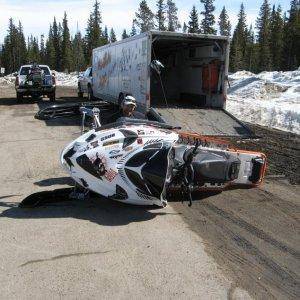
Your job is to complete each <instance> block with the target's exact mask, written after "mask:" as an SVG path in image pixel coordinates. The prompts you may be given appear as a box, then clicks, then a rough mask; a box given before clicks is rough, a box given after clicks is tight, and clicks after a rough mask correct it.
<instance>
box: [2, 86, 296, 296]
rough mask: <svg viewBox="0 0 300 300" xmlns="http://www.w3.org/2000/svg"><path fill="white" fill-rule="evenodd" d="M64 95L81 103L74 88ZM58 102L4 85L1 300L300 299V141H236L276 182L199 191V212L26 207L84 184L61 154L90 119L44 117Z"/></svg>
mask: <svg viewBox="0 0 300 300" xmlns="http://www.w3.org/2000/svg"><path fill="white" fill-rule="evenodd" d="M58 96H59V99H58V101H74V100H77V99H76V94H75V91H74V89H72V88H59V89H58ZM48 104H49V102H48V101H47V100H45V101H44V102H32V101H25V103H23V104H17V103H16V101H15V98H14V91H13V89H11V88H1V87H0V132H1V137H2V141H1V144H0V165H1V168H0V178H1V186H0V228H1V231H0V281H1V286H0V295H1V298H2V297H3V298H4V299H20V298H21V299H28V298H33V299H36V298H42V297H44V298H46V299H48V298H51V299H58V298H62V297H64V298H79V299H82V298H84V299H86V298H99V297H101V298H112V297H115V298H122V299H128V298H142V297H143V298H164V299H165V298H191V299H194V298H195V299H196V298H197V299H199V298H200V299H249V298H255V299H270V298H271V299H272V298H274V299H275V298H276V299H297V298H299V295H300V264H299V259H300V239H299V236H300V235H299V233H300V232H299V231H300V226H299V212H300V209H299V207H300V206H299V205H300V197H299V194H300V188H299V185H295V184H294V185H291V184H290V183H289V181H288V178H290V179H293V177H295V176H299V160H298V158H299V137H298V136H293V135H289V134H287V133H283V132H280V131H274V130H272V131H271V130H268V129H265V128H261V127H257V126H256V127H255V130H256V133H257V135H263V136H264V137H266V138H267V140H268V143H265V142H264V141H263V140H255V141H246V142H245V141H243V142H241V141H240V142H238V143H237V141H235V142H236V143H237V144H238V145H239V146H241V147H245V148H247V149H255V150H261V149H263V150H264V151H265V153H266V154H267V155H268V159H269V171H268V176H269V177H268V178H267V179H266V181H265V183H264V185H263V186H262V187H261V188H257V189H252V190H246V189H244V190H230V191H226V192H223V193H220V194H201V195H200V194H198V195H195V198H196V199H197V200H195V201H194V203H193V206H192V207H191V208H190V207H188V206H187V203H184V204H182V203H181V202H180V199H179V198H177V197H175V199H173V201H172V202H170V205H169V206H168V207H167V208H165V209H155V208H152V207H150V208H147V207H146V208H145V207H134V206H126V205H121V204H119V203H115V202H109V201H105V200H103V199H91V200H89V201H85V202H80V201H68V202H62V203H54V204H48V205H45V206H43V207H40V208H36V209H21V208H18V207H17V204H18V203H19V202H20V201H22V199H24V198H25V197H26V196H28V195H30V194H32V193H36V192H43V191H49V190H54V189H58V190H59V189H62V188H66V187H70V185H71V184H72V182H71V181H70V179H69V178H68V177H66V175H65V174H64V172H63V170H62V168H61V167H60V166H59V161H58V158H59V153H60V151H61V149H63V147H64V146H65V145H66V144H67V143H68V142H69V141H70V140H72V139H74V138H76V136H78V134H79V131H80V129H79V120H78V119H70V120H54V121H47V122H44V121H39V120H36V119H34V118H33V116H34V114H35V113H36V111H37V110H38V109H39V108H41V107H45V106H46V105H48ZM282 160H284V161H285V162H286V164H285V163H284V162H283V161H282ZM295 160H296V161H295ZM287 164H288V167H287V166H286V165H287ZM278 174H286V175H287V176H288V178H284V177H282V176H280V177H279V178H276V177H274V176H273V175H278ZM297 178H299V177H297ZM294 182H299V181H297V180H295V181H294Z"/></svg>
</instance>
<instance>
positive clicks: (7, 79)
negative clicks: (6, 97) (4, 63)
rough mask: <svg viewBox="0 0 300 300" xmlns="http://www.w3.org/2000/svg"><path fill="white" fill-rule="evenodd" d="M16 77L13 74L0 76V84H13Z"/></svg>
mask: <svg viewBox="0 0 300 300" xmlns="http://www.w3.org/2000/svg"><path fill="white" fill-rule="evenodd" d="M15 80H16V77H15V76H14V75H13V74H9V75H6V76H4V77H0V86H13V85H14V84H15Z"/></svg>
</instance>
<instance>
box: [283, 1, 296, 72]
mask: <svg viewBox="0 0 300 300" xmlns="http://www.w3.org/2000/svg"><path fill="white" fill-rule="evenodd" d="M299 5H300V3H299V0H292V1H291V4H290V10H289V17H285V22H284V37H283V43H284V45H283V60H282V61H283V62H282V69H284V70H294V69H296V68H298V67H299V64H300V8H299Z"/></svg>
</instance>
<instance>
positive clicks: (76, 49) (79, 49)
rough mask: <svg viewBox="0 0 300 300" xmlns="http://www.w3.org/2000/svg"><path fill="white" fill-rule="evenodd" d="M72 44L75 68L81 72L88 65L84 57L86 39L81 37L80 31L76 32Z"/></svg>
mask: <svg viewBox="0 0 300 300" xmlns="http://www.w3.org/2000/svg"><path fill="white" fill-rule="evenodd" d="M72 45H73V46H72V51H73V64H74V68H73V69H74V70H76V71H77V72H79V71H81V70H84V68H85V67H86V65H85V58H84V41H83V38H82V37H81V33H80V31H78V32H77V33H76V35H75V37H74V40H73V42H72Z"/></svg>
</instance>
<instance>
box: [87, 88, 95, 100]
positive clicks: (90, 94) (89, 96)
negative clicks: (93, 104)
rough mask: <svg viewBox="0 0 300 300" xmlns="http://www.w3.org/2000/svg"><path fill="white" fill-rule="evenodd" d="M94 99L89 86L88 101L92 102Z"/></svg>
mask: <svg viewBox="0 0 300 300" xmlns="http://www.w3.org/2000/svg"><path fill="white" fill-rule="evenodd" d="M94 99H95V98H94V94H93V90H92V87H91V86H90V85H89V86H88V100H89V101H93V100H94Z"/></svg>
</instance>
